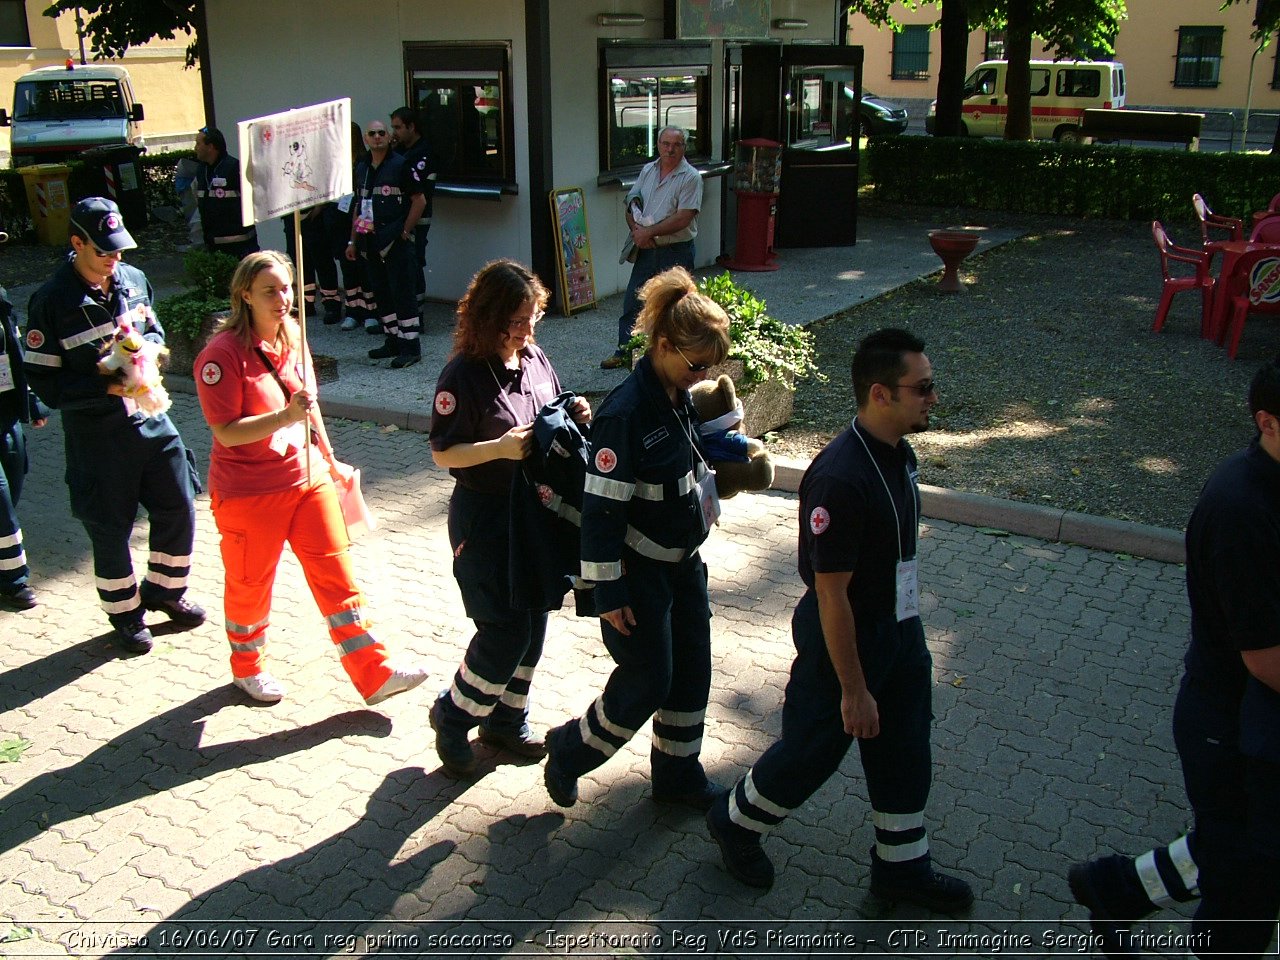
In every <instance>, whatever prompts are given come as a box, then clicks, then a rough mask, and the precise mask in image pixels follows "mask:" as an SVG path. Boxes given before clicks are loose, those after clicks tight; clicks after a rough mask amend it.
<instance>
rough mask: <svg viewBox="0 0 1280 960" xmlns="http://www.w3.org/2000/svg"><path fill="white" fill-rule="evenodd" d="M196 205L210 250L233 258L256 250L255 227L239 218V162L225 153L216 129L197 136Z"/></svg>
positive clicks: (223, 142) (222, 140)
mask: <svg viewBox="0 0 1280 960" xmlns="http://www.w3.org/2000/svg"><path fill="white" fill-rule="evenodd" d="M195 151H196V159H197V160H198V161H200V168H199V170H198V171H197V172H196V184H195V186H196V204H197V205H198V206H199V208H200V227H201V229H202V230H203V231H204V245H205V248H206V249H208V250H209V251H216V250H220V251H222V252H223V253H229V254H231V256H233V257H235V258H236V259H241V258H243V257H244V256H245V255H247V254H250V253H253V252H255V251H256V250H257V249H258V228H257V227H255V226H254V225H253V224H252V223H250V224H248V225H246V224H244V223H243V222H242V221H241V219H240V161H239V160H238V159H236V158H235V157H233V156H231V154H229V153H227V138H226V137H225V136H224V135H223V133H222V131H221V130H219V129H217V128H216V127H202V128H201V129H200V131H199V132H198V133H196V144H195Z"/></svg>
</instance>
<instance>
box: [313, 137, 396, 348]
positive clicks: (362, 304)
mask: <svg viewBox="0 0 1280 960" xmlns="http://www.w3.org/2000/svg"><path fill="white" fill-rule="evenodd" d="M367 155H368V150H366V149H365V145H364V132H363V131H362V130H361V129H360V124H358V123H356V122H355V121H354V120H352V121H351V177H352V183H353V184H354V183H355V172H356V170H357V169H359V167H360V161H362V160H363V159H364V158H365V157H366V156H367ZM353 203H355V193H354V187H353V192H352V193H348V194H344V195H343V196H341V197H339V198H338V199H337V200H335V201H333V203H326V204H325V211H324V229H325V236H326V237H327V238H328V241H329V249H330V251H331V252H332V254H333V256H334V259H336V260H337V261H338V267H339V269H340V270H341V271H342V287H343V289H342V301H343V304H344V306H345V312H346V315H345V316H344V317H343V318H342V326H341V329H343V330H358V329H360V328H361V327H363V328H364V330H365V332H366V333H368V334H370V335H371V336H379V335H381V333H382V321H381V320H379V319H378V318H377V317H375V316H374V311H373V310H372V309H371V301H372V299H373V289H372V287H371V286H370V285H369V280H368V277H367V276H366V271H365V269H364V264H363V262H362V261H361V260H360V258H359V257H356V258H355V259H350V258H348V257H347V255H346V253H347V243H348V242H349V241H350V239H351V206H352V204H353Z"/></svg>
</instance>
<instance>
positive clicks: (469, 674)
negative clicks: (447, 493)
mask: <svg viewBox="0 0 1280 960" xmlns="http://www.w3.org/2000/svg"><path fill="white" fill-rule="evenodd" d="M510 513H511V508H510V499H509V498H508V497H507V496H506V495H505V494H491V493H480V492H478V491H475V490H469V489H467V488H466V487H464V486H462V485H461V484H457V485H455V486H454V488H453V496H452V497H451V498H450V500H449V544H450V546H452V547H453V557H454V560H453V575H454V577H455V578H456V579H457V581H458V589H459V590H460V591H461V593H462V605H463V607H465V608H466V611H467V616H468V617H470V618H471V620H472V621H473V622H474V623H475V625H476V632H475V635H474V636H473V637H472V638H471V643H470V644H469V645H468V646H467V652H466V655H465V656H464V657H463V660H462V666H461V667H459V668H458V671H457V673H455V674H454V677H453V685H452V686H451V687H450V689H449V696H448V697H447V698H445V699H444V700H442V701H441V703H443V704H444V709H443V710H442V720H443V722H444V724H445V725H446V726H447V727H449V728H450V729H451V730H457V731H462V732H465V731H466V730H469V729H471V728H472V727H474V726H477V725H483V726H485V727H488V728H490V729H494V730H503V731H511V732H516V731H519V730H520V728H521V727H522V726H523V725H524V723H525V719H526V718H527V717H528V715H529V685H530V683H532V681H533V671H534V670H535V669H536V668H537V666H538V660H539V659H540V658H541V657H542V644H543V640H544V639H545V637H546V634H547V613H546V611H531V610H513V609H512V608H511V591H510V586H509V577H508V572H507V571H508V567H507V553H508V544H509V542H510V530H509V517H510Z"/></svg>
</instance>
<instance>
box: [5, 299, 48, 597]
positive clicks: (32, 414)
mask: <svg viewBox="0 0 1280 960" xmlns="http://www.w3.org/2000/svg"><path fill="white" fill-rule="evenodd" d="M48 417H49V411H48V410H47V409H46V408H45V405H44V404H43V403H41V402H40V400H39V398H38V397H37V396H36V395H35V394H34V393H33V392H32V391H31V390H30V388H28V386H27V375H26V371H25V370H24V369H23V367H22V336H21V334H20V333H19V332H18V322H17V319H16V318H15V317H14V310H13V304H12V303H10V302H9V294H8V292H7V291H5V289H4V288H3V287H0V608H3V609H7V610H30V609H31V608H32V607H34V606H35V605H36V603H37V601H36V593H35V591H34V590H32V589H31V586H30V584H29V583H28V582H27V581H28V579H29V578H30V576H31V570H30V569H29V568H28V567H27V554H26V551H25V550H24V549H23V546H22V526H21V525H20V524H19V523H18V500H19V499H20V498H21V497H22V484H23V481H24V480H25V479H26V475H27V439H26V435H25V434H24V433H23V432H22V425H23V424H24V423H29V424H31V425H32V426H34V427H43V426H44V425H45V423H46V421H47V420H48Z"/></svg>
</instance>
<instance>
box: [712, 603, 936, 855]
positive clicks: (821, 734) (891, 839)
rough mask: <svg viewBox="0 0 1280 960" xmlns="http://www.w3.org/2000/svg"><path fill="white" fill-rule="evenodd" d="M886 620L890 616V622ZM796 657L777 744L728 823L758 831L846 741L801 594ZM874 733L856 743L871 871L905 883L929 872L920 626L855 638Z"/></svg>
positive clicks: (823, 773) (741, 790)
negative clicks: (876, 726)
mask: <svg viewBox="0 0 1280 960" xmlns="http://www.w3.org/2000/svg"><path fill="white" fill-rule="evenodd" d="M889 619H890V620H892V613H890V615H889ZM791 634H792V639H793V641H794V642H795V646H796V658H795V661H794V662H793V663H792V665H791V679H790V680H789V681H788V682H787V691H786V700H785V702H784V704H783V709H782V736H781V738H780V739H779V740H778V741H777V742H776V743H774V744H773V746H771V747H770V748H769V749H768V750H766V751H765V753H764V754H763V755H762V756H761V757H760V759H759V760H757V761H756V763H755V766H754V767H752V768H751V771H750V772H749V773H748V774H747V776H746V777H745V778H743V779H742V780H741V781H739V783H738V784H737V785H736V786H735V787H734V790H733V793H732V794H731V795H730V798H729V816H730V819H731V820H732V821H733V822H734V823H735V824H737V825H738V826H740V827H745V828H747V829H749V830H754V831H756V832H757V833H765V832H767V831H768V830H770V829H771V828H773V827H774V826H777V825H778V824H779V823H781V822H782V821H783V819H785V818H786V817H787V815H788V814H790V813H791V811H792V810H794V809H795V808H796V807H799V806H800V805H801V804H803V803H804V802H805V801H806V800H808V799H809V797H811V796H812V795H813V794H814V793H815V792H816V791H817V790H818V788H819V787H821V786H822V785H823V784H824V783H826V782H827V779H828V778H829V777H830V776H831V775H832V774H833V773H835V772H836V769H837V768H838V767H839V766H840V762H841V761H842V760H843V759H844V755H845V754H846V753H847V752H848V750H849V746H850V745H851V744H852V743H853V739H854V738H853V737H851V736H850V735H849V734H847V733H845V732H844V721H843V719H842V718H841V715H840V680H839V678H838V677H837V676H836V672H835V668H834V667H833V666H832V665H831V657H830V656H829V655H828V653H827V645H826V640H825V639H824V637H823V633H822V623H821V621H820V620H819V617H818V600H817V595H816V594H815V593H814V592H813V591H812V590H809V591H807V592H806V593H805V595H804V596H803V597H802V598H801V600H800V603H799V604H797V606H796V610H795V613H794V614H793V615H792V618H791ZM858 656H859V659H860V661H861V663H862V670H863V674H864V675H865V677H866V681H867V689H868V690H870V692H871V695H872V696H873V697H875V700H876V706H877V708H878V710H879V714H880V734H879V736H876V737H871V738H870V739H859V740H858V749H859V752H860V753H861V755H862V768H863V772H864V773H865V775H866V781H867V794H868V796H869V798H870V800H871V809H872V823H873V825H874V826H875V831H876V845H875V848H874V850H873V856H872V861H871V862H872V871H873V872H874V873H876V874H886V873H897V872H899V871H901V872H902V873H903V874H908V875H914V874H915V872H916V871H927V870H928V869H929V868H930V860H929V853H928V850H929V846H928V837H927V835H926V833H925V829H924V808H925V803H926V801H927V800H928V799H929V786H930V783H931V763H932V755H931V750H930V728H931V725H932V721H933V707H932V701H933V662H932V659H931V657H930V655H929V649H928V647H927V646H926V645H925V640H924V628H923V627H922V626H921V623H920V620H919V618H918V617H917V618H914V619H912V620H909V621H904V622H903V623H902V624H898V625H896V629H894V628H890V629H888V630H884V631H881V635H879V636H876V635H874V634H873V635H871V636H867V635H864V634H859V636H858Z"/></svg>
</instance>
